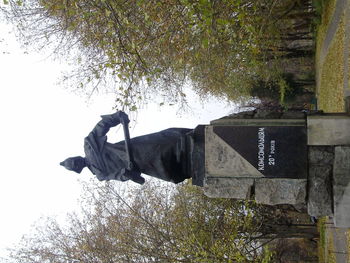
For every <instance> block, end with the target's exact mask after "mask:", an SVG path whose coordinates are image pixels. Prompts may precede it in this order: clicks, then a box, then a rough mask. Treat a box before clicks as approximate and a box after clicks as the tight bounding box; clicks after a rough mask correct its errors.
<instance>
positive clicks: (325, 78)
mask: <svg viewBox="0 0 350 263" xmlns="http://www.w3.org/2000/svg"><path fill="white" fill-rule="evenodd" d="M344 19H345V17H344V16H343V17H342V19H341V21H340V23H339V26H338V29H337V32H336V34H335V37H334V39H333V40H332V44H331V46H330V48H329V51H328V54H327V56H326V58H325V60H324V63H323V64H322V65H319V74H320V75H319V76H320V78H319V83H318V84H319V86H318V105H319V108H320V109H322V110H324V111H325V112H342V111H344V92H343V89H344V86H343V84H344V64H343V61H344V58H343V57H344V36H345V30H344V28H345V27H344Z"/></svg>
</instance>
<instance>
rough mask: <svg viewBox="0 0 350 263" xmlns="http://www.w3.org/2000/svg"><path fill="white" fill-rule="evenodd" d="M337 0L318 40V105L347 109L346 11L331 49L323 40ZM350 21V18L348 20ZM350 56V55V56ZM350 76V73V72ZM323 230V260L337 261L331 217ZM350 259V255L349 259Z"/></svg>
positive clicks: (326, 10) (327, 2) (329, 3)
mask: <svg viewBox="0 0 350 263" xmlns="http://www.w3.org/2000/svg"><path fill="white" fill-rule="evenodd" d="M335 6H336V0H324V6H323V10H322V20H321V23H320V25H319V27H318V30H317V40H316V75H317V89H316V90H317V99H318V108H319V109H320V110H324V111H325V112H343V111H344V63H343V62H344V48H345V45H344V42H345V20H347V19H346V18H345V14H344V13H343V14H342V16H341V20H340V22H339V24H338V27H337V31H336V33H335V36H334V38H333V39H332V42H331V43H330V46H329V49H328V52H326V53H325V52H324V49H323V50H322V48H323V44H324V40H325V39H326V34H327V30H328V27H329V25H330V23H331V20H332V15H333V13H334V10H335ZM347 23H349V22H347ZM348 59H349V60H350V57H349V58H348ZM349 65H350V64H349ZM349 76H350V74H349ZM349 76H347V77H348V78H349V79H348V80H347V81H349V82H350V77H349ZM318 228H319V232H320V240H319V242H318V243H319V262H327V263H328V262H329V263H333V262H336V257H335V253H334V252H335V251H336V248H335V247H334V240H333V238H334V236H333V234H332V231H330V230H329V229H328V225H327V219H326V218H322V219H320V220H319V222H318ZM347 239H348V253H350V242H349V241H350V230H349V231H348V233H347ZM348 262H349V263H350V258H349V259H348Z"/></svg>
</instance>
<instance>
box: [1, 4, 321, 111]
mask: <svg viewBox="0 0 350 263" xmlns="http://www.w3.org/2000/svg"><path fill="white" fill-rule="evenodd" d="M311 2H312V1H311V0H300V1H294V0H285V1H275V0H147V1H146V0H130V1H125V0H89V1H84V0H70V1H66V0H26V1H18V0H8V1H4V3H6V5H2V6H1V9H2V11H3V12H2V13H3V14H5V16H6V18H7V20H8V21H10V22H11V23H13V25H14V26H15V27H16V28H17V33H18V36H19V37H20V39H21V40H22V43H24V44H25V45H28V46H30V47H34V48H36V49H38V50H41V49H45V48H47V47H49V48H50V50H53V53H54V54H55V55H56V56H58V57H62V56H63V57H64V58H65V59H68V61H70V63H71V64H72V65H74V67H73V68H74V69H73V70H72V71H71V72H67V74H65V75H64V76H63V80H68V81H69V82H68V83H69V85H72V86H73V87H74V88H75V89H76V90H81V91H82V92H84V93H85V94H87V95H88V96H91V95H92V94H94V92H97V91H98V90H104V89H106V88H107V89H111V90H113V92H115V94H116V105H117V106H120V107H121V106H124V107H126V108H128V109H129V110H136V109H137V106H138V105H140V103H143V102H147V101H149V100H150V99H154V98H155V97H158V98H161V99H160V103H161V104H163V103H176V102H177V103H181V102H185V101H186V94H185V93H184V87H185V85H187V84H189V85H191V86H192V87H193V88H194V89H195V91H196V92H197V93H198V94H200V95H202V96H203V97H205V96H206V95H216V96H221V97H222V98H225V99H229V100H235V101H238V100H240V99H244V98H247V96H251V95H252V94H253V95H256V96H257V95H259V94H260V93H259V92H258V93H257V92H255V93H254V92H252V90H255V91H256V90H257V89H272V90H273V91H274V90H277V94H279V93H283V94H280V95H281V96H280V97H282V99H283V96H284V93H286V94H288V89H290V88H292V89H293V86H294V84H295V85H297V86H298V87H300V86H310V84H311V85H312V83H313V74H312V73H313V68H312V63H313V62H312V56H313V47H314V45H313V34H312V20H313V18H314V17H315V11H314V8H313V6H312V3H311ZM286 76H287V77H286ZM276 87H277V88H276Z"/></svg>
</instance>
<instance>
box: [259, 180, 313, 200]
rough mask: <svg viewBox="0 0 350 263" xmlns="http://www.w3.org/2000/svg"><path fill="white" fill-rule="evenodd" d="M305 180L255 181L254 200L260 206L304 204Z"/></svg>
mask: <svg viewBox="0 0 350 263" xmlns="http://www.w3.org/2000/svg"><path fill="white" fill-rule="evenodd" d="M306 184H307V180H306V179H281V178H260V179H255V200H256V201H257V202H258V203H261V204H268V205H277V204H291V205H296V204H305V202H306Z"/></svg>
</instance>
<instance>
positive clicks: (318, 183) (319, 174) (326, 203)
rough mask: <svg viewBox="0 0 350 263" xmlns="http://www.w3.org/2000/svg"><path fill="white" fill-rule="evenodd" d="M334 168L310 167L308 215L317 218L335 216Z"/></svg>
mask: <svg viewBox="0 0 350 263" xmlns="http://www.w3.org/2000/svg"><path fill="white" fill-rule="evenodd" d="M331 176H332V166H331V165H324V166H315V165H310V167H309V179H308V200H307V210H308V214H309V215H311V216H315V217H321V216H329V215H332V214H333V190H332V182H331V180H332V178H331Z"/></svg>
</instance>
